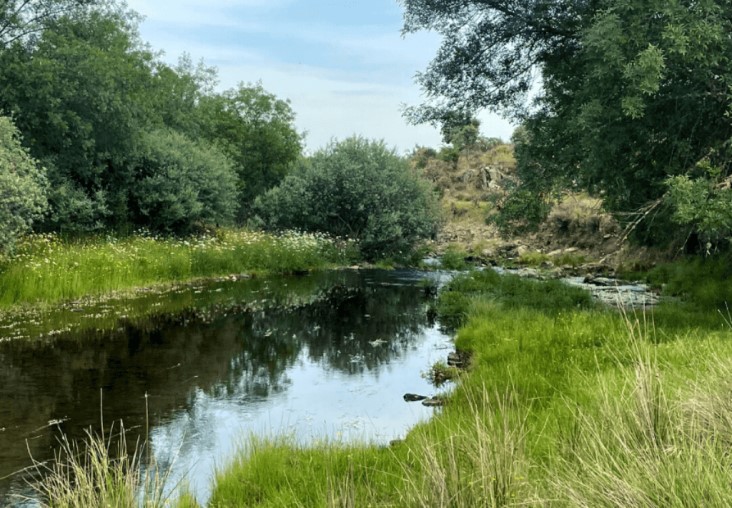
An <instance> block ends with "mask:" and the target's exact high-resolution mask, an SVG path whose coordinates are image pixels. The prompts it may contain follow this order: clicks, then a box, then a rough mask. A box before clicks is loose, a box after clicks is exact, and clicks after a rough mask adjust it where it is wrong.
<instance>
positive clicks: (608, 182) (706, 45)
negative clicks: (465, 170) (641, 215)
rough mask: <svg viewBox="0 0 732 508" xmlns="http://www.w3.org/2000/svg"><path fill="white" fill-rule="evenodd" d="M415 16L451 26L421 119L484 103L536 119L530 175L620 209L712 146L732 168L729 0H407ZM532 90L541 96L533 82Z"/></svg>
mask: <svg viewBox="0 0 732 508" xmlns="http://www.w3.org/2000/svg"><path fill="white" fill-rule="evenodd" d="M404 5H405V10H406V13H405V30H406V31H407V32H411V31H416V30H420V29H430V30H435V31H437V32H439V33H441V34H442V35H443V36H444V38H443V44H442V46H441V48H440V49H439V51H438V54H437V56H436V57H435V59H434V61H433V62H432V63H431V64H430V66H429V67H428V68H427V70H426V71H425V72H424V73H422V74H421V75H420V76H419V77H418V80H419V82H420V84H421V85H422V86H423V88H424V89H425V91H426V92H427V96H428V99H427V101H426V102H425V104H423V105H421V106H418V107H414V108H412V109H410V110H409V112H408V113H409V115H410V118H411V119H412V120H414V121H427V122H433V123H438V124H441V123H443V122H444V121H445V120H449V119H450V118H454V117H455V116H456V115H457V116H462V117H464V118H467V117H469V116H470V115H471V114H473V113H474V112H475V111H477V110H479V109H482V108H490V109H493V110H495V111H500V112H503V113H504V114H509V115H511V116H512V117H513V118H514V119H515V120H517V121H518V122H520V123H522V124H523V125H524V126H525V128H526V131H525V133H524V134H523V135H522V144H521V146H519V147H518V149H517V157H518V162H519V170H520V172H521V174H522V177H524V178H525V179H533V180H534V181H535V182H539V183H542V184H544V186H545V187H547V186H550V185H552V184H553V183H554V182H556V181H557V180H561V181H562V182H564V185H573V186H576V187H581V188H585V189H587V190H590V191H592V192H594V193H595V194H598V195H602V196H603V197H604V198H605V202H606V205H607V206H608V207H609V208H610V209H611V210H613V211H616V212H629V211H631V210H634V209H638V208H640V207H641V206H644V205H646V204H647V203H649V202H652V201H654V200H657V199H659V198H660V196H662V195H663V194H664V193H665V192H666V190H667V182H668V178H669V177H670V176H675V175H684V174H687V175H690V176H692V177H693V175H694V174H695V172H696V169H695V168H696V167H697V163H698V162H699V161H701V160H703V159H709V160H710V161H711V163H712V164H713V165H715V166H716V167H718V168H719V169H720V171H721V173H722V175H723V176H724V175H729V172H730V165H729V140H730V139H731V138H732V122H730V119H729V115H728V112H729V111H730V106H731V105H732V103H731V101H730V98H731V95H730V90H731V89H732V88H731V87H730V85H732V66H731V65H730V58H731V57H732V39H730V37H729V33H732V4H730V3H729V2H723V1H721V0H701V1H699V0H672V1H669V0H655V1H640V0H583V1H579V2H578V1H569V0H554V1H546V0H541V1H529V2H516V1H513V0H467V1H458V0H448V1H439V2H437V1H434V0H405V1H404ZM532 94H534V95H535V97H534V100H530V98H531V97H530V96H531V95H532Z"/></svg>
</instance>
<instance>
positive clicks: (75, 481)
mask: <svg viewBox="0 0 732 508" xmlns="http://www.w3.org/2000/svg"><path fill="white" fill-rule="evenodd" d="M112 430H114V429H112ZM118 430H119V432H111V431H110V433H109V435H108V436H107V437H106V438H105V436H104V435H98V434H95V433H93V432H92V431H91V430H89V431H87V435H86V438H85V439H84V440H83V441H82V442H76V441H69V440H68V438H67V437H66V436H62V437H61V442H60V444H61V446H60V448H59V451H58V452H56V456H55V458H54V460H52V461H50V462H48V463H39V462H35V465H34V470H35V473H36V476H37V480H36V482H34V483H32V486H33V488H34V489H35V491H36V493H37V494H38V496H37V499H36V501H38V502H39V503H40V505H41V506H43V507H48V508H89V507H92V506H95V507H96V506H98V507H110V508H140V507H142V508H163V507H165V506H169V505H170V502H171V499H169V496H168V494H166V492H170V489H168V488H166V485H165V484H166V481H167V479H168V475H167V472H166V471H159V470H158V469H157V468H156V467H155V465H154V464H149V463H148V461H146V460H145V458H144V455H145V449H144V446H143V445H141V444H139V443H138V444H137V445H136V446H133V447H131V448H130V447H128V445H127V440H126V438H125V429H124V427H123V426H120V427H119V429H118ZM143 466H147V467H143ZM182 499H183V501H182V502H185V498H182Z"/></svg>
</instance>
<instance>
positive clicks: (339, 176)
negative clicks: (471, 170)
mask: <svg viewBox="0 0 732 508" xmlns="http://www.w3.org/2000/svg"><path fill="white" fill-rule="evenodd" d="M255 212H256V214H257V215H258V217H259V218H260V220H261V221H262V223H263V225H264V226H265V227H266V228H268V229H274V230H278V229H279V230H281V229H297V230H304V231H310V232H321V233H326V234H329V235H333V236H337V237H341V238H348V239H352V240H356V241H357V242H358V243H359V245H360V249H361V254H362V255H363V256H364V258H366V259H370V260H373V259H376V258H379V257H387V256H395V257H404V256H405V255H406V254H407V253H408V252H409V251H410V250H411V249H412V248H413V247H414V245H415V244H416V243H417V242H418V241H419V240H420V239H423V238H428V237H431V236H433V235H434V234H435V232H436V229H437V224H438V207H437V200H436V197H435V195H434V193H433V192H432V191H431V190H430V188H429V186H428V184H427V182H425V181H423V180H421V179H420V178H419V177H418V176H417V175H416V174H414V173H413V172H412V171H411V170H410V168H409V164H408V163H407V161H405V160H404V159H402V158H401V157H399V156H397V155H396V154H395V153H394V151H393V150H389V149H388V148H386V146H385V144H384V143H383V142H381V141H368V140H365V139H363V138H360V137H352V138H349V139H347V140H345V141H342V142H335V143H332V144H331V145H329V146H328V147H327V148H325V149H324V150H321V151H319V152H317V153H316V154H315V155H313V157H312V158H311V159H309V160H305V161H303V162H302V163H301V165H300V167H299V168H298V169H297V170H296V171H294V172H293V173H291V174H289V175H288V176H287V177H286V178H285V179H284V180H283V182H282V183H281V185H280V186H279V187H276V188H274V189H272V190H270V191H269V192H267V193H266V194H264V195H263V196H260V197H259V198H258V199H257V201H256V202H255Z"/></svg>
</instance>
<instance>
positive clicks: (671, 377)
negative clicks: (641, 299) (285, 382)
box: [211, 272, 732, 507]
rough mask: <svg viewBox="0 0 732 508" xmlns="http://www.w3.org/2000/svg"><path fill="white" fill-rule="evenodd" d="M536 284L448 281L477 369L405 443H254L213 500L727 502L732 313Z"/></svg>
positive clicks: (224, 476) (471, 278)
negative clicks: (636, 307) (651, 305)
mask: <svg viewBox="0 0 732 508" xmlns="http://www.w3.org/2000/svg"><path fill="white" fill-rule="evenodd" d="M535 284H539V283H535V282H532V281H525V280H517V279H512V278H506V279H503V278H502V279H501V280H497V279H496V278H495V277H494V276H493V275H492V274H490V273H488V272H485V273H480V274H476V273H473V274H468V275H466V276H464V277H461V278H459V279H457V280H456V281H455V282H454V283H453V284H451V285H450V287H449V288H448V290H447V292H446V293H444V294H443V296H444V295H445V294H453V295H460V296H461V297H462V298H463V299H462V300H461V301H460V302H461V303H460V302H457V301H453V302H452V303H453V304H454V307H455V309H457V308H458V307H459V306H460V305H463V309H462V314H463V315H464V316H465V318H466V321H465V325H464V326H463V327H462V328H461V329H460V330H459V332H458V335H457V342H456V344H457V346H458V347H459V348H461V349H468V350H470V351H472V353H473V356H472V359H471V369H470V371H469V372H468V373H467V374H466V375H463V376H461V378H460V382H459V384H458V386H457V388H456V389H455V390H454V392H453V393H452V396H451V397H450V399H449V400H448V404H447V405H446V406H445V407H444V409H442V410H440V411H438V412H437V413H436V414H435V416H434V418H433V419H432V420H431V421H429V422H428V423H425V424H422V425H419V426H418V427H416V428H415V429H413V430H412V432H410V434H409V435H408V436H407V438H406V439H405V440H404V442H401V443H399V444H397V445H395V446H392V447H385V446H377V445H361V446H359V445H345V444H339V443H325V444H318V445H315V446H312V447H301V446H297V445H294V444H292V443H289V442H287V441H254V442H253V443H252V444H251V445H250V446H249V447H248V448H246V449H245V450H243V451H242V453H241V454H240V456H239V457H238V458H237V460H236V461H235V462H234V463H233V464H231V465H230V466H228V467H226V468H225V469H224V470H222V471H221V472H220V473H219V474H218V476H217V481H216V486H215V489H214V496H213V498H212V501H211V506H216V507H218V506H237V505H238V504H240V503H244V502H246V504H247V505H248V506H399V507H401V506H405V507H410V506H415V507H416V506H436V507H437V506H440V507H442V506H447V507H471V506H519V505H520V506H526V505H530V506H616V507H621V506H728V505H729V504H730V503H731V502H732V494H731V493H730V491H729V471H730V468H731V467H732V456H730V454H729V453H728V451H729V447H730V445H731V444H732V438H730V437H729V427H730V424H732V402H730V400H732V398H730V394H732V381H730V379H732V332H731V331H730V327H729V324H728V323H725V319H723V317H722V316H720V315H719V314H718V313H716V312H715V311H714V310H713V309H712V310H707V311H706V313H703V312H702V311H700V310H699V309H695V308H693V307H689V306H686V305H683V304H679V303H676V304H672V305H671V306H669V307H664V306H662V307H660V308H659V309H657V310H654V311H652V312H649V313H647V314H644V313H639V314H630V315H624V314H623V313H620V312H617V311H611V310H604V309H599V308H596V307H594V306H593V305H591V304H588V302H587V301H586V300H584V299H581V298H579V296H578V295H576V294H574V293H572V292H568V293H567V292H565V289H563V288H560V287H553V286H552V285H551V284H550V285H548V286H547V285H543V286H537V285H535ZM455 300H457V298H456V299H455ZM522 301H523V302H524V303H526V304H527V305H521V302H522Z"/></svg>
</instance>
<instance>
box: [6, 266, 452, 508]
mask: <svg viewBox="0 0 732 508" xmlns="http://www.w3.org/2000/svg"><path fill="white" fill-rule="evenodd" d="M444 277H445V276H444V275H440V274H426V273H420V272H407V271H394V272H384V271H343V272H328V273H321V274H312V275H308V276H304V277H273V278H260V279H252V280H245V281H238V282H219V283H214V284H209V285H206V286H195V287H188V288H183V289H179V290H176V291H175V292H174V293H173V294H165V295H153V296H149V297H146V298H142V299H139V301H137V302H135V305H138V306H139V305H142V306H149V307H160V308H161V312H160V313H159V314H158V315H157V316H155V317H153V318H149V319H146V320H131V319H125V318H124V317H123V318H121V319H120V320H119V322H118V324H117V325H116V326H115V327H114V328H113V329H112V330H107V331H96V330H94V329H93V328H92V329H86V330H84V331H76V332H68V333H63V334H61V335H54V336H53V338H50V339H49V338H45V339H43V340H39V339H37V340H10V341H5V342H2V341H0V505H1V506H5V505H20V504H22V503H21V502H20V501H19V500H18V498H16V497H15V496H17V495H19V494H20V495H24V494H25V495H28V494H29V490H28V487H27V480H28V475H27V474H13V473H16V472H17V471H21V470H23V469H24V468H26V467H28V466H29V465H30V463H31V460H30V457H29V451H30V453H31V454H32V455H33V457H34V458H35V459H36V460H40V461H42V460H48V459H49V458H51V457H52V456H53V453H54V450H55V448H56V445H57V440H58V436H59V435H60V433H61V432H63V433H65V434H66V435H68V436H69V437H70V438H72V439H78V438H81V437H83V435H84V430H85V429H88V428H90V427H92V428H94V429H96V430H98V429H99V428H100V421H101V417H102V416H103V420H104V425H105V427H107V428H108V427H109V425H111V423H112V422H115V421H117V422H118V421H120V420H123V421H124V425H125V428H127V429H130V430H129V431H128V442H132V443H134V442H135V440H136V439H137V438H138V437H143V438H144V436H145V433H146V432H149V440H150V443H151V450H152V453H153V454H154V456H155V458H156V460H157V462H158V463H159V464H160V465H161V466H162V467H163V468H169V469H170V471H171V476H172V478H171V480H172V481H173V482H176V481H177V480H179V479H180V478H185V479H186V482H187V484H188V485H190V487H191V489H192V490H193V492H194V493H195V494H196V496H197V497H198V499H199V501H201V502H205V501H206V499H207V498H208V496H209V494H210V488H211V480H212V476H213V472H214V469H215V467H220V466H222V465H225V464H226V463H227V461H228V460H229V459H231V457H232V456H233V454H234V453H235V452H236V450H237V449H238V448H239V447H240V446H241V445H242V444H243V443H244V442H245V441H246V440H247V438H248V437H249V436H251V435H257V436H265V435H287V436H290V437H291V438H292V439H295V440H297V441H299V442H303V443H308V442H312V441H313V440H318V439H324V438H327V439H340V440H348V441H353V440H362V441H369V442H377V443H387V442H388V441H389V440H391V439H394V438H397V437H400V436H403V435H404V434H405V433H406V431H407V430H408V429H409V428H410V427H412V426H413V425H414V424H416V423H417V422H419V421H420V420H423V419H425V418H428V417H429V416H430V414H431V412H432V410H430V409H428V408H425V407H423V406H421V405H420V404H418V403H411V404H408V403H405V402H404V401H403V400H402V395H403V394H404V393H405V392H416V393H423V394H425V395H430V394H433V393H435V389H434V388H433V387H432V386H431V385H429V383H428V382H427V381H426V380H425V379H424V378H423V377H422V373H423V372H424V371H425V370H426V369H427V368H428V367H429V366H430V365H431V364H432V363H434V362H436V361H438V360H444V359H445V357H446V355H447V353H448V352H449V349H451V347H452V346H451V341H450V340H449V338H448V337H447V336H445V335H444V334H442V333H441V332H440V331H439V328H438V326H437V325H436V324H435V323H431V322H429V320H428V317H427V314H428V313H427V309H428V306H429V303H430V300H429V296H428V295H427V292H426V291H425V290H424V280H425V279H431V280H432V281H433V282H434V283H440V282H441V279H443V278H444ZM173 300H175V301H176V302H177V305H176V306H175V310H174V311H172V312H171V313H166V312H165V311H164V309H165V308H166V306H167V305H168V304H169V303H170V302H171V301H173ZM181 302H183V303H182V304H181ZM121 305H130V304H129V302H125V303H122V302H120V303H119V304H118V305H117V307H119V306H121ZM111 307H114V305H111V306H110V305H107V309H106V310H107V311H110V312H111V311H112V310H113V309H112V308H111ZM72 311H73V309H72ZM72 311H68V312H72ZM103 311H104V309H102V310H100V311H94V312H96V313H95V314H94V316H96V317H99V315H100V314H101V313H103ZM77 312H78V313H83V312H87V313H90V311H88V310H78V311H77ZM94 312H91V313H94ZM91 313H90V315H91ZM122 316H124V314H122ZM69 319H71V317H69ZM16 329H17V327H16ZM0 338H1V337H0ZM100 399H101V400H100ZM146 400H147V405H146ZM100 404H101V407H102V408H103V413H102V411H101V410H100ZM146 412H147V413H148V414H149V417H146ZM148 427H149V431H146V429H147V428H148Z"/></svg>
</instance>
